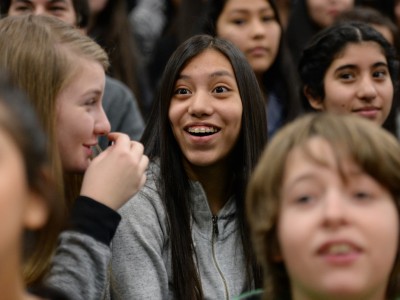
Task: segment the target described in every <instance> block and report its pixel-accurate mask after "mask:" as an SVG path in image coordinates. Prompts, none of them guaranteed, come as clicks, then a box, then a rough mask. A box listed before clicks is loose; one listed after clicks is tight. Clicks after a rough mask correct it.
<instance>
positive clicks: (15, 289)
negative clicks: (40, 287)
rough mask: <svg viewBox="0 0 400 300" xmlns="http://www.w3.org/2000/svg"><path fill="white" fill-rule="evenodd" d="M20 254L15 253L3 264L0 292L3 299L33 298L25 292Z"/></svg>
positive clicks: (21, 299)
mask: <svg viewBox="0 0 400 300" xmlns="http://www.w3.org/2000/svg"><path fill="white" fill-rule="evenodd" d="M19 255H20V253H19V252H18V251H14V253H13V254H12V255H10V256H11V257H8V258H7V259H6V260H4V261H2V262H1V268H0V291H1V298H2V299H8V300H27V299H34V298H31V297H30V296H29V295H28V294H27V293H26V291H25V288H24V284H23V280H22V275H21V272H20V270H21V269H22V267H21V263H20V258H19Z"/></svg>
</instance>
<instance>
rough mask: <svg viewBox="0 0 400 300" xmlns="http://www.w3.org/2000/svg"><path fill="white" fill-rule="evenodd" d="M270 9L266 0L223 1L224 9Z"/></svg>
mask: <svg viewBox="0 0 400 300" xmlns="http://www.w3.org/2000/svg"><path fill="white" fill-rule="evenodd" d="M267 9H272V6H271V5H270V3H269V1H267V0H228V1H226V2H225V5H224V9H223V10H224V11H228V10H229V11H239V12H240V11H244V10H246V11H248V10H255V11H258V10H267Z"/></svg>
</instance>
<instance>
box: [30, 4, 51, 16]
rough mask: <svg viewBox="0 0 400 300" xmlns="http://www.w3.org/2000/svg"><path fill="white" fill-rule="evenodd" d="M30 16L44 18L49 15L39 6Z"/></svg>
mask: <svg viewBox="0 0 400 300" xmlns="http://www.w3.org/2000/svg"><path fill="white" fill-rule="evenodd" d="M32 14H33V15H35V16H45V15H49V13H48V12H47V11H46V9H45V8H44V7H42V6H41V5H37V6H35V7H34V8H33V9H32Z"/></svg>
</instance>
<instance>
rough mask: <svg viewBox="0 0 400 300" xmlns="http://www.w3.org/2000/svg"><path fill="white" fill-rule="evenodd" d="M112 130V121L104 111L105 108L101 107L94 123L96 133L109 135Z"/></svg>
mask: <svg viewBox="0 0 400 300" xmlns="http://www.w3.org/2000/svg"><path fill="white" fill-rule="evenodd" d="M110 130H111V125H110V122H109V121H108V118H107V116H106V113H105V112H104V109H103V108H101V109H100V111H99V113H98V115H97V117H96V120H95V124H94V133H95V134H96V135H98V136H100V135H107V134H108V133H109V132H110Z"/></svg>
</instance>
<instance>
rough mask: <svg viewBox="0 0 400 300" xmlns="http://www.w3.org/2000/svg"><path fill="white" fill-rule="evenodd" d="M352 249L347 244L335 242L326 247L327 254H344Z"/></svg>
mask: <svg viewBox="0 0 400 300" xmlns="http://www.w3.org/2000/svg"><path fill="white" fill-rule="evenodd" d="M350 251H352V247H350V245H348V244H336V245H332V246H330V247H329V249H328V253H329V254H346V253H349V252H350Z"/></svg>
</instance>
